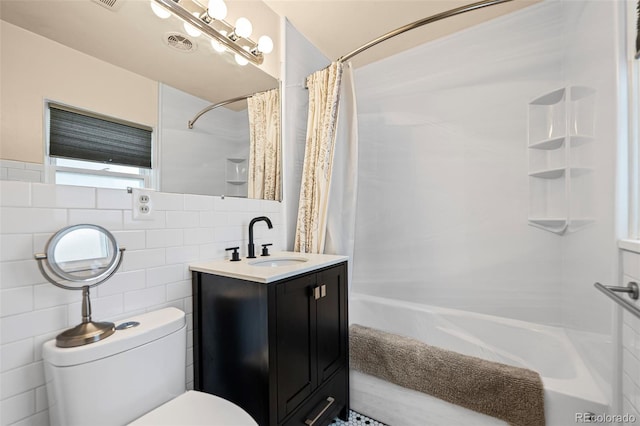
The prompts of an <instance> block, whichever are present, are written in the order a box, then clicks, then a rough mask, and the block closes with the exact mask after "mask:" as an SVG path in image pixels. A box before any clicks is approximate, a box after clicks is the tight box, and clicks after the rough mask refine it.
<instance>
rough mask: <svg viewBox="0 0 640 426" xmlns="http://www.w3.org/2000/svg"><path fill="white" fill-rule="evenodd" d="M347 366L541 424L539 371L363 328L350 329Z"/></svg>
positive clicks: (525, 425) (522, 425)
mask: <svg viewBox="0 0 640 426" xmlns="http://www.w3.org/2000/svg"><path fill="white" fill-rule="evenodd" d="M349 346H350V347H349V359H350V365H351V368H353V369H355V370H358V371H360V372H362V373H365V374H369V375H372V376H376V377H379V378H381V379H384V380H387V381H389V382H391V383H395V384H397V385H400V386H403V387H406V388H409V389H413V390H417V391H420V392H424V393H426V394H429V395H431V396H435V397H436V398H440V399H442V400H445V401H448V402H451V403H453V404H457V405H460V406H462V407H465V408H469V409H471V410H474V411H477V412H479V413H483V414H487V415H489V416H492V417H496V418H498V419H501V420H504V421H506V422H507V423H509V424H510V425H513V426H544V424H545V419H544V388H543V386H542V380H541V379H540V375H539V374H538V373H536V372H535V371H531V370H528V369H525V368H519V367H512V366H510V365H505V364H501V363H497V362H492V361H487V360H484V359H481V358H476V357H473V356H468V355H463V354H459V353H457V352H453V351H449V350H446V349H441V348H438V347H435V346H429V345H427V344H425V343H422V342H420V341H418V340H415V339H411V338H408V337H403V336H399V335H397V334H391V333H387V332H384V331H380V330H376V329H373V328H369V327H364V326H361V325H358V324H353V325H351V327H350V329H349Z"/></svg>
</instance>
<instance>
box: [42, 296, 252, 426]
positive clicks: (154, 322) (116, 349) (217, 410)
mask: <svg viewBox="0 0 640 426" xmlns="http://www.w3.org/2000/svg"><path fill="white" fill-rule="evenodd" d="M186 329H187V327H186V319H185V314H184V312H182V311H181V310H179V309H176V308H165V309H161V310H158V311H154V312H149V313H146V314H143V315H139V316H136V317H132V318H130V319H128V320H125V321H122V322H121V323H120V324H119V325H118V327H117V330H116V332H115V333H114V334H113V335H111V336H109V337H108V338H106V339H104V340H101V341H99V342H95V343H91V344H88V345H84V346H78V347H73V348H59V347H56V342H55V340H51V341H48V342H46V343H45V344H44V346H43V353H42V356H43V359H44V367H45V377H46V385H47V396H48V399H49V416H50V420H51V424H52V425H53V426H56V425H65V426H67V425H69V426H72V425H79V426H84V425H109V426H113V425H125V424H133V425H137V426H141V425H202V424H207V425H221V426H235V425H237V426H257V423H256V422H255V421H254V420H253V418H252V417H251V416H250V415H249V414H248V413H247V412H246V411H244V410H243V409H242V408H240V407H238V406H237V405H235V404H233V403H231V402H229V401H227V400H225V399H222V398H220V397H217V396H214V395H210V394H207V393H203V392H197V391H186V387H185V383H186V369H185V366H186V357H187V349H186V334H187V333H186Z"/></svg>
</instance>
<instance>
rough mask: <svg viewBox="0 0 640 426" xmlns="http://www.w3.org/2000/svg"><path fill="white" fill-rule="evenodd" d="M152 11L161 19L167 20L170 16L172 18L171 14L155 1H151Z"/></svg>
mask: <svg viewBox="0 0 640 426" xmlns="http://www.w3.org/2000/svg"><path fill="white" fill-rule="evenodd" d="M151 10H152V11H153V13H154V14H155V15H156V16H157V17H158V18H160V19H167V18H168V17H169V16H171V12H169V11H168V10H167V9H165V8H164V7H162V6H160V5H159V4H158V3H156V2H155V1H154V0H151Z"/></svg>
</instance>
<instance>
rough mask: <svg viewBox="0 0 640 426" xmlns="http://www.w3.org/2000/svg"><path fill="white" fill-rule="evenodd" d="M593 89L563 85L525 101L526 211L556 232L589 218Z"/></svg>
mask: <svg viewBox="0 0 640 426" xmlns="http://www.w3.org/2000/svg"><path fill="white" fill-rule="evenodd" d="M595 94H596V91H595V90H594V89H592V88H590V87H584V86H569V87H564V88H560V89H556V90H553V91H551V92H548V93H545V94H543V95H542V96H539V97H537V98H536V99H534V100H532V101H531V102H529V110H528V113H529V115H528V133H527V136H528V141H527V147H528V149H527V151H528V157H529V172H528V175H529V217H528V221H529V224H530V225H531V226H535V227H537V228H540V229H544V230H546V231H549V232H553V233H556V234H564V233H565V232H567V231H575V230H578V229H580V228H583V227H584V226H587V225H588V224H590V223H592V222H593V221H594V218H593V214H592V208H593V207H592V204H593V203H592V201H593V200H591V197H590V196H589V194H590V193H592V192H593V191H592V188H593V156H594V152H593V143H594V141H595V115H594V114H595Z"/></svg>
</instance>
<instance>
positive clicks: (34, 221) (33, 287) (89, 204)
mask: <svg viewBox="0 0 640 426" xmlns="http://www.w3.org/2000/svg"><path fill="white" fill-rule="evenodd" d="M0 194H1V196H0V203H1V205H0V232H1V234H0V262H1V263H0V300H1V302H2V306H1V309H0V315H1V318H0V349H1V354H2V357H1V359H2V362H1V365H0V369H1V373H0V383H1V384H0V399H1V401H0V413H1V414H0V424H2V425H3V426H4V425H12V424H18V425H28V424H35V425H47V424H48V410H47V398H46V391H45V387H44V384H45V382H44V374H43V367H42V352H41V346H42V343H43V342H45V341H47V340H49V339H52V338H54V337H55V336H56V335H57V334H58V333H59V332H61V331H63V330H65V329H67V328H69V327H71V326H74V325H76V324H77V323H78V318H79V315H80V311H81V306H80V305H81V303H80V301H81V297H80V295H79V294H78V293H79V292H72V291H66V290H62V289H59V288H56V287H55V286H53V285H52V284H50V283H47V282H46V280H45V279H44V278H43V277H42V276H41V275H40V272H39V271H38V268H37V265H36V261H35V260H34V259H33V254H34V253H36V252H41V251H42V250H43V249H44V247H45V245H46V242H47V241H48V239H49V238H50V237H51V235H53V234H54V233H55V232H56V231H58V230H59V229H60V228H63V227H65V226H67V225H72V224H78V223H93V224H96V225H100V226H103V227H105V228H107V229H108V230H109V231H111V232H112V233H113V234H114V235H115V237H116V239H117V241H118V243H119V244H120V245H121V246H122V247H125V248H126V251H125V257H124V261H123V264H122V267H121V269H120V270H119V271H118V273H117V274H115V275H114V277H113V278H112V279H110V280H109V281H107V282H106V283H103V284H102V285H100V286H99V287H97V288H96V289H94V291H92V294H91V299H92V300H91V302H92V309H93V319H94V320H97V321H105V320H108V321H114V322H115V321H117V320H118V319H121V318H125V317H130V316H132V315H137V314H140V313H144V312H148V311H152V310H156V309H159V308H162V307H166V306H174V307H177V308H179V309H182V310H184V311H185V312H187V320H188V324H189V330H188V347H189V349H188V358H187V360H188V361H187V366H186V367H187V381H188V382H192V380H193V372H192V367H191V365H192V350H193V349H192V348H193V343H192V337H191V334H192V332H191V325H190V323H191V274H190V272H189V269H188V264H189V263H190V262H193V261H197V260H211V259H224V258H225V256H226V253H225V251H224V249H225V248H226V247H230V246H240V247H243V248H244V247H246V245H247V226H248V224H249V221H250V220H251V218H253V217H255V216H258V215H260V214H267V215H268V216H269V217H270V218H271V220H272V221H273V225H274V228H273V229H271V230H267V229H266V227H264V229H256V235H255V237H256V243H273V244H274V247H273V249H274V250H279V249H281V248H282V247H283V246H284V241H283V224H282V215H281V203H278V202H274V201H264V200H247V199H238V198H225V199H221V198H220V197H214V196H200V195H189V194H169V193H162V192H151V197H152V200H153V206H154V209H155V211H154V216H155V217H154V220H150V221H147V220H145V221H134V220H133V219H132V210H131V209H132V202H133V200H132V196H131V194H127V192H126V191H125V190H114V189H101V188H87V187H73V186H63V185H47V184H39V183H28V182H10V181H2V182H0ZM241 254H242V256H243V257H244V256H245V255H246V253H245V252H244V249H242V253H241Z"/></svg>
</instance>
